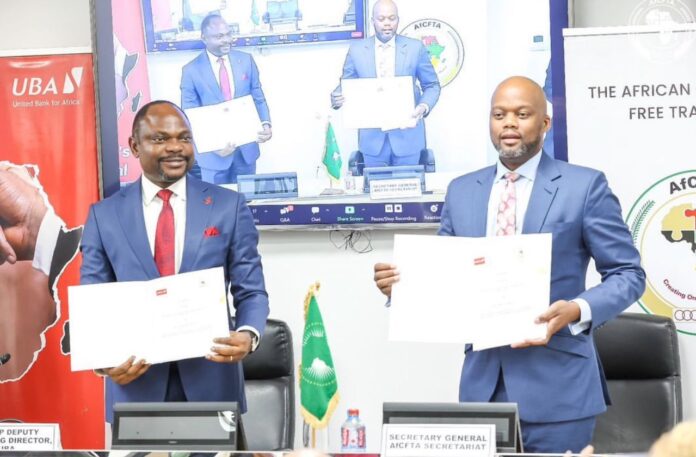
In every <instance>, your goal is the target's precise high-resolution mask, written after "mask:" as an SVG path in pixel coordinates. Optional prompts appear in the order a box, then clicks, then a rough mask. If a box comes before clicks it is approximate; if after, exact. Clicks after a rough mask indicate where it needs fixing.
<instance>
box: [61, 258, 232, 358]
mask: <svg viewBox="0 0 696 457" xmlns="http://www.w3.org/2000/svg"><path fill="white" fill-rule="evenodd" d="M68 299H69V306H70V352H71V353H70V364H71V369H72V371H80V370H90V369H96V368H109V367H114V366H117V365H120V364H122V363H123V362H125V361H126V360H128V358H129V357H131V356H135V357H136V360H140V359H144V360H145V361H146V362H147V363H160V362H168V361H173V360H182V359H188V358H193V357H201V356H204V355H206V354H209V353H210V348H211V346H213V338H218V337H224V336H227V335H229V331H230V329H229V319H228V312H227V300H226V294H225V277H224V272H223V269H222V267H218V268H212V269H209V270H201V271H193V272H190V273H182V274H177V275H172V276H165V277H162V278H157V279H153V280H151V281H134V282H112V283H105V284H92V285H84V286H71V287H69V288H68Z"/></svg>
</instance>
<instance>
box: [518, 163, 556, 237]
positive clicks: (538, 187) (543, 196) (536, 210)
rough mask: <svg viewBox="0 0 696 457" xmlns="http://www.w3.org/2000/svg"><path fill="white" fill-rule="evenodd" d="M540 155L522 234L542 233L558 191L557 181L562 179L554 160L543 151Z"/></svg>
mask: <svg viewBox="0 0 696 457" xmlns="http://www.w3.org/2000/svg"><path fill="white" fill-rule="evenodd" d="M540 154H541V161H540V162H539V168H538V169H537V174H536V178H535V179H534V186H533V187H532V194H531V196H530V197H529V205H528V206H527V213H526V214H525V216H524V224H523V225H522V233H539V232H540V231H541V227H542V226H543V225H544V221H545V220H546V215H547V214H548V213H549V209H550V208H551V204H552V203H553V199H554V198H555V197H556V192H557V191H558V183H557V182H556V180H557V179H559V178H560V177H561V173H560V171H558V167H557V166H556V163H555V162H554V160H553V159H551V158H550V157H548V156H547V155H546V154H545V153H544V151H541V152H540Z"/></svg>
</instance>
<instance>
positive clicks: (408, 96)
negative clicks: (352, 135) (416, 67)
mask: <svg viewBox="0 0 696 457" xmlns="http://www.w3.org/2000/svg"><path fill="white" fill-rule="evenodd" d="M341 93H342V94H343V96H344V97H345V101H344V102H343V106H342V107H341V111H342V112H343V122H344V123H345V126H346V127H348V128H356V129H365V128H378V129H382V130H391V129H398V128H409V127H414V126H415V125H416V119H415V118H414V117H413V116H412V114H413V110H414V109H415V107H416V104H415V103H416V102H415V100H414V98H413V78H412V77H411V76H397V77H394V78H352V79H342V80H341Z"/></svg>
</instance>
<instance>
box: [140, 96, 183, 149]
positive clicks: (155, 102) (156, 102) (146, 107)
mask: <svg viewBox="0 0 696 457" xmlns="http://www.w3.org/2000/svg"><path fill="white" fill-rule="evenodd" d="M162 104H167V105H171V106H173V107H174V108H176V109H177V110H178V111H179V112H180V113H181V114H183V115H184V118H185V119H186V120H187V121H188V116H187V115H186V113H184V110H182V109H181V108H179V106H178V105H177V104H176V103H173V102H170V101H169V100H153V101H151V102H150V103H146V104H144V105H143V106H141V107H140V109H139V110H138V112H137V113H135V117H134V118H133V127H132V128H131V135H132V136H133V138H135V139H136V140H137V139H138V133H139V130H140V123H141V122H142V121H143V119H144V118H145V116H147V112H148V111H150V108H152V107H153V106H155V105H162Z"/></svg>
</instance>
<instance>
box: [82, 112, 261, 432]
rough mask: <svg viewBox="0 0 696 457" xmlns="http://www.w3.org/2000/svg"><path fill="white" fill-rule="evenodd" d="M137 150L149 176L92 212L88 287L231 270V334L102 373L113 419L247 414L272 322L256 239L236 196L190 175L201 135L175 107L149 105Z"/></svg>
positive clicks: (87, 236) (86, 252)
mask: <svg viewBox="0 0 696 457" xmlns="http://www.w3.org/2000/svg"><path fill="white" fill-rule="evenodd" d="M129 146H130V148H131V150H132V151H133V155H134V156H135V157H137V158H138V159H139V161H140V165H141V168H142V170H143V176H142V177H141V179H139V180H138V181H136V182H135V183H133V184H131V185H129V186H128V187H125V188H123V189H122V190H121V191H120V192H118V193H117V194H115V195H113V196H111V197H109V198H107V199H105V200H103V201H101V202H99V203H96V204H95V205H93V206H92V207H91V208H90V212H89V216H88V219H87V223H86V224H85V228H84V234H83V237H82V244H81V248H82V268H81V270H80V283H81V284H98V283H106V282H114V281H143V280H150V279H154V278H158V277H161V276H168V275H172V274H175V273H185V272H190V271H197V270H205V269H208V268H214V267H220V266H222V267H224V269H225V273H226V281H225V283H226V287H227V288H228V291H230V292H231V293H232V295H233V296H234V306H235V308H236V315H235V321H236V325H235V324H233V323H232V320H231V318H230V328H235V329H236V330H235V331H231V332H230V333H229V335H220V338H216V339H215V340H214V341H211V345H212V348H211V352H210V354H208V355H207V356H206V357H205V358H203V357H199V358H195V359H187V360H180V361H178V362H169V363H159V364H154V365H150V364H148V363H147V362H146V361H144V360H137V361H136V360H135V357H130V358H129V359H128V360H126V361H124V363H123V364H121V365H119V366H117V367H109V368H104V369H103V370H99V372H100V373H102V374H104V375H106V376H108V378H109V379H107V383H106V406H107V421H108V422H112V419H113V404H114V403H115V402H147V401H151V402H162V401H236V402H239V406H240V410H241V411H242V412H244V411H245V410H246V401H245V397H244V378H243V373H242V366H241V363H240V362H241V360H242V359H243V358H244V357H246V355H247V354H249V353H250V352H252V351H253V350H255V348H256V345H257V344H258V340H259V338H260V336H261V332H262V331H263V329H264V327H265V323H266V317H267V316H268V296H267V294H266V290H265V285H264V280H263V271H262V267H261V257H260V256H259V253H258V251H257V244H258V232H257V231H256V227H255V226H254V220H253V218H252V216H251V211H250V210H249V208H248V207H247V205H246V203H245V201H244V198H243V197H242V196H240V195H239V194H238V193H236V192H234V191H231V190H228V189H224V188H222V187H219V186H215V185H213V184H207V183H205V182H202V181H200V180H198V179H196V178H193V177H191V176H187V172H188V170H190V168H191V166H192V164H193V150H194V144H193V136H192V133H191V126H190V125H189V122H188V120H187V119H186V116H185V114H184V113H183V111H181V110H180V109H179V108H178V107H177V106H176V105H174V104H172V103H171V102H167V101H154V102H151V103H148V104H146V105H145V106H143V107H142V108H141V109H140V110H139V111H138V113H137V114H136V115H135V119H134V120H133V131H132V136H131V137H130V138H129Z"/></svg>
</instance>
